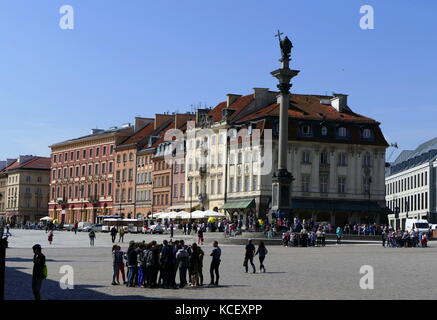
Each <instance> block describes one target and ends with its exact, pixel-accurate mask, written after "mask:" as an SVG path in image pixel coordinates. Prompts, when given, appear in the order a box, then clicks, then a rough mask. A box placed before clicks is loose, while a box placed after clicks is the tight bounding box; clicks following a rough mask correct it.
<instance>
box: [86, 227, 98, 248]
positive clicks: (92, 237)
mask: <svg viewBox="0 0 437 320" xmlns="http://www.w3.org/2000/svg"><path fill="white" fill-rule="evenodd" d="M88 236H89V237H90V245H91V247H94V239H95V238H96V233H95V232H94V230H93V229H91V230H90V233H89V235H88Z"/></svg>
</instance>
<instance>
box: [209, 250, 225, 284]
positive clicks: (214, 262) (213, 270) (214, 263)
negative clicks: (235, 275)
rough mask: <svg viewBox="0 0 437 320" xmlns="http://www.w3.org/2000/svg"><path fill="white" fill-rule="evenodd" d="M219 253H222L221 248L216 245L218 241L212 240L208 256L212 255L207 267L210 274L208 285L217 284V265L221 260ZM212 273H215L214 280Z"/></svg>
mask: <svg viewBox="0 0 437 320" xmlns="http://www.w3.org/2000/svg"><path fill="white" fill-rule="evenodd" d="M221 255H222V250H221V249H220V247H219V246H218V242H217V241H214V243H213V249H212V252H211V254H210V256H211V257H212V260H211V266H210V268H209V273H210V276H211V282H210V285H216V286H218V283H219V277H220V275H219V266H220V262H221V260H220V257H221ZM214 273H215V281H214Z"/></svg>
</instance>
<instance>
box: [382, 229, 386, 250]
mask: <svg viewBox="0 0 437 320" xmlns="http://www.w3.org/2000/svg"><path fill="white" fill-rule="evenodd" d="M381 237H382V246H383V247H384V248H385V242H386V241H387V233H386V232H385V231H383V232H382V235H381Z"/></svg>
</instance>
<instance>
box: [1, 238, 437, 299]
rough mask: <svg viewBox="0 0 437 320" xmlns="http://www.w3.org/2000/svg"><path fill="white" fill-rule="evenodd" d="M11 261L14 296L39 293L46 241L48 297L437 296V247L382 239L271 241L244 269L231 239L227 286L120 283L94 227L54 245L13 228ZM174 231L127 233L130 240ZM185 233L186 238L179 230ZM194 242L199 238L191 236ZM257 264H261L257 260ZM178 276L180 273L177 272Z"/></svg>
mask: <svg viewBox="0 0 437 320" xmlns="http://www.w3.org/2000/svg"><path fill="white" fill-rule="evenodd" d="M12 232H13V237H11V238H9V240H10V248H9V249H7V253H6V254H7V261H6V267H7V270H6V298H7V299H32V293H31V273H32V266H33V264H32V257H33V253H32V250H31V247H32V245H33V244H35V243H40V244H41V245H42V246H43V253H44V254H45V255H46V258H47V266H48V270H49V276H48V279H47V280H46V281H45V282H44V285H43V290H42V293H43V298H44V299H181V298H185V299H223V298H227V299H305V300H307V299H436V298H437V277H436V276H435V265H436V264H437V248H436V247H434V246H435V243H434V242H431V246H432V247H430V248H426V249H421V248H399V249H394V248H383V247H382V246H379V245H343V246H341V247H337V246H327V247H325V248H283V247H280V246H270V247H269V248H268V249H269V254H268V256H267V258H266V261H265V265H266V268H267V272H266V273H264V274H261V273H257V274H251V273H249V274H246V273H244V271H243V267H242V263H243V251H244V248H243V247H242V246H233V245H224V246H221V247H222V264H221V267H220V274H221V279H220V283H221V285H220V286H219V287H209V286H205V287H201V288H187V289H179V290H166V289H142V288H127V287H125V286H112V285H111V281H112V265H111V246H112V243H111V241H110V236H109V234H101V233H98V234H97V239H96V246H95V247H93V248H90V247H89V241H88V234H87V233H78V234H77V235H75V234H74V233H72V232H55V237H54V244H53V245H51V246H50V245H49V244H48V242H47V235H46V233H45V232H44V231H34V230H12ZM166 237H167V236H151V235H147V236H145V235H131V234H127V235H126V236H125V243H124V248H123V249H126V246H127V242H128V241H129V240H132V239H133V240H136V241H140V240H146V242H149V241H151V240H153V239H155V240H157V241H162V240H163V239H164V238H166ZM177 238H181V236H178V237H177ZM185 238H186V239H185V240H186V241H190V242H191V241H192V240H193V238H189V237H185ZM203 249H204V251H205V254H206V256H205V260H204V271H203V273H204V276H205V283H209V263H210V257H209V253H210V252H211V243H207V242H206V243H205V245H204V246H203ZM255 261H256V262H257V263H256V265H257V268H258V266H259V263H258V261H257V259H255ZM63 265H70V266H72V267H73V268H74V282H75V288H74V289H73V290H62V289H61V288H60V285H59V280H60V279H61V277H62V274H60V273H59V270H60V267H61V266H63ZM362 265H370V266H372V267H373V269H374V278H375V281H374V290H363V289H361V288H360V286H359V281H360V278H361V277H362V276H363V275H362V274H360V267H361V266H362ZM177 279H178V277H177Z"/></svg>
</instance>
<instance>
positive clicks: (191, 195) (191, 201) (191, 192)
mask: <svg viewBox="0 0 437 320" xmlns="http://www.w3.org/2000/svg"><path fill="white" fill-rule="evenodd" d="M187 180H188V182H190V184H189V186H190V221H191V211H192V210H191V209H192V207H193V185H192V181H193V177H191V176H188V177H187Z"/></svg>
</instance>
